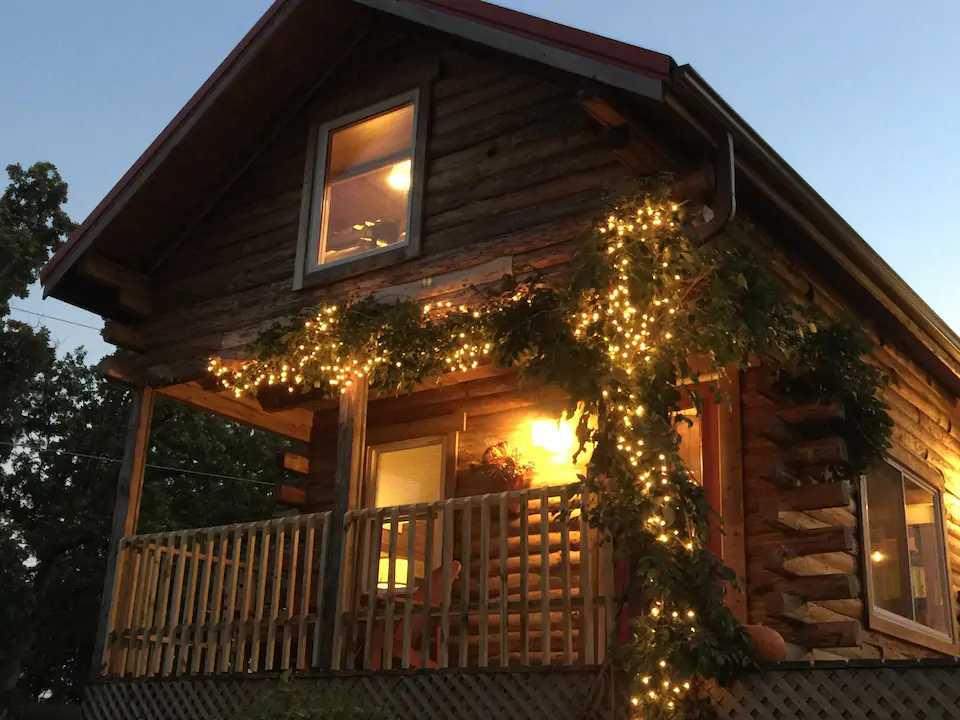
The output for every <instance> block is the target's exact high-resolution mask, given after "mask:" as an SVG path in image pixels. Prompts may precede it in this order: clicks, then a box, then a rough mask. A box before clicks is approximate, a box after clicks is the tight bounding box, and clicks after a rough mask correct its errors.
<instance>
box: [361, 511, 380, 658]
mask: <svg viewBox="0 0 960 720" xmlns="http://www.w3.org/2000/svg"><path fill="white" fill-rule="evenodd" d="M383 512H384V511H383V509H378V510H377V512H376V514H375V515H374V516H373V518H372V519H371V521H370V544H369V546H368V550H369V552H368V553H367V566H366V568H365V571H366V573H367V587H366V595H367V624H366V627H365V628H364V634H363V666H364V667H365V668H368V667H371V666H372V662H373V640H374V636H375V633H376V629H375V628H374V620H375V618H376V611H377V574H378V572H379V570H380V538H381V537H382V533H383Z"/></svg>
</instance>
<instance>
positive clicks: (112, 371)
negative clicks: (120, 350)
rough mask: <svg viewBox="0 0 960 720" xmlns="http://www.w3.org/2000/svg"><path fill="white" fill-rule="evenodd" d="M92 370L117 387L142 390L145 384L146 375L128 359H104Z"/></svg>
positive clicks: (111, 357)
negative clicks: (117, 385) (122, 386)
mask: <svg viewBox="0 0 960 720" xmlns="http://www.w3.org/2000/svg"><path fill="white" fill-rule="evenodd" d="M94 370H95V371H96V373H97V375H99V376H100V377H102V378H103V379H104V380H106V381H108V382H113V383H117V384H119V385H126V386H128V387H132V388H142V387H143V386H144V385H145V384H146V380H145V378H146V374H145V373H144V372H143V370H141V369H140V368H139V367H138V366H137V365H136V364H135V363H134V362H132V361H131V360H130V359H129V358H118V357H113V356H110V357H105V358H104V359H103V360H101V361H100V362H98V363H97V364H96V366H95V367H94Z"/></svg>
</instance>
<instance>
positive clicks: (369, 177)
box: [317, 104, 414, 264]
mask: <svg viewBox="0 0 960 720" xmlns="http://www.w3.org/2000/svg"><path fill="white" fill-rule="evenodd" d="M413 116H414V106H413V105H412V104H410V105H405V106H404V107H401V108H398V109H396V110H391V111H390V112H387V113H384V114H382V115H378V116H376V117H373V118H370V119H369V120H364V121H362V122H359V123H356V124H354V125H351V126H349V127H346V128H343V129H342V130H337V131H336V132H333V133H331V135H330V140H329V147H328V152H327V175H326V187H325V188H324V196H323V223H322V226H321V230H320V257H318V258H317V262H318V263H319V264H324V263H332V262H337V261H340V260H345V259H347V258H350V257H355V256H358V255H364V254H366V253H369V252H375V251H377V250H382V249H384V248H389V247H393V246H397V245H402V244H404V243H406V241H407V214H408V213H407V210H408V205H409V197H410V182H411V173H412V167H413V165H412V158H413Z"/></svg>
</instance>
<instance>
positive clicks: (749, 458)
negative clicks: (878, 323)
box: [741, 244, 960, 659]
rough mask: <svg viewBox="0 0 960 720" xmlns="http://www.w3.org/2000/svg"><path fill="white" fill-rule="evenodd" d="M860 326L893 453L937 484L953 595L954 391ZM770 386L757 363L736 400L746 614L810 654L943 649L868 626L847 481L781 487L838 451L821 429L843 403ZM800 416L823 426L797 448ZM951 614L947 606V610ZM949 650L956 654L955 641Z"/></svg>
mask: <svg viewBox="0 0 960 720" xmlns="http://www.w3.org/2000/svg"><path fill="white" fill-rule="evenodd" d="M766 250H768V251H770V252H772V253H774V255H773V257H774V261H773V265H774V269H775V270H776V272H777V274H778V276H779V277H780V278H781V279H782V280H783V282H784V283H785V284H786V285H787V287H789V288H790V289H791V290H792V291H793V292H794V293H795V294H796V296H797V297H798V298H801V297H805V298H812V299H813V300H814V301H815V302H816V303H817V304H818V305H819V306H820V307H821V308H822V309H823V310H825V311H826V312H827V313H828V314H829V315H830V316H832V317H838V316H839V315H840V313H841V312H843V311H844V305H843V301H842V300H841V299H840V297H839V293H837V292H836V290H835V289H833V288H828V287H826V286H824V284H823V283H822V282H820V281H819V280H818V279H817V274H816V273H815V272H813V271H812V270H811V269H810V268H809V267H807V266H805V265H804V263H803V262H802V261H799V260H797V259H794V258H791V257H789V256H788V255H787V254H786V253H785V252H784V251H782V250H777V249H776V248H774V246H773V245H772V244H768V245H767V247H766ZM865 327H866V329H867V330H868V332H870V333H871V334H872V336H873V340H874V342H875V351H874V353H873V356H872V357H871V358H870V360H871V362H873V363H875V364H876V365H877V366H879V367H880V368H882V369H883V370H884V371H885V372H886V373H887V374H888V376H889V378H890V380H891V382H890V385H889V387H888V388H887V389H886V390H885V392H884V400H885V401H886V402H887V404H888V405H889V407H890V415H891V417H892V419H893V420H894V423H895V427H894V430H893V437H892V447H891V448H890V453H889V454H890V457H891V458H893V459H894V460H896V461H897V462H899V463H900V464H901V465H903V466H904V467H906V468H907V469H909V470H910V471H911V472H913V473H915V474H916V475H917V476H919V477H920V478H922V479H924V480H926V481H927V482H928V483H930V484H932V485H933V486H935V487H937V488H941V489H942V490H943V491H944V505H945V510H946V516H947V523H946V525H947V527H946V529H947V560H948V565H949V571H950V573H949V574H950V595H951V598H956V597H957V593H958V591H960V524H958V523H960V500H958V494H960V429H958V428H957V427H956V422H955V410H954V408H955V403H956V398H954V397H953V396H952V395H951V393H950V392H949V391H948V390H947V389H946V388H944V387H943V386H942V385H941V384H940V383H939V382H937V381H936V380H935V379H934V378H932V377H930V375H929V374H927V373H926V372H924V371H923V370H922V369H921V368H920V367H919V366H918V365H917V364H916V363H915V362H914V361H912V360H911V359H910V357H909V354H908V352H907V349H906V348H902V347H896V346H894V345H893V344H891V343H889V342H886V341H885V339H884V338H883V337H881V336H879V335H877V334H876V332H874V331H873V329H872V328H871V327H870V324H869V322H867V323H865ZM768 391H769V377H768V373H767V371H766V370H765V369H764V368H754V369H751V370H750V371H748V372H747V373H746V374H745V376H744V378H743V383H742V391H741V407H742V413H743V444H744V496H745V506H746V510H747V514H746V521H745V528H744V530H745V535H746V543H747V564H748V570H747V588H748V612H749V619H750V622H752V623H764V624H769V625H772V626H774V627H776V628H777V629H778V630H780V631H781V632H783V634H784V635H785V637H786V638H787V640H788V641H791V642H795V643H796V644H797V645H798V646H800V647H802V648H803V649H804V650H811V651H812V652H811V653H810V654H809V655H807V657H810V658H813V659H841V658H844V659H846V658H858V659H910V658H922V657H931V656H938V655H942V654H943V653H942V652H941V651H938V650H934V649H931V648H929V647H926V646H924V645H921V644H916V643H913V642H907V641H906V640H903V639H899V638H896V637H891V636H890V635H887V634H884V633H881V632H877V631H875V630H872V629H871V628H870V627H869V622H868V619H867V614H866V603H867V596H866V588H865V585H866V583H865V579H864V575H863V567H862V552H861V547H860V546H861V542H862V537H861V529H860V524H859V516H860V510H861V508H860V506H859V498H858V488H857V486H856V483H853V484H852V485H851V486H850V487H848V488H840V487H839V486H838V485H837V484H828V485H818V486H816V488H817V490H816V491H815V494H811V492H813V491H812V489H811V490H810V491H808V492H807V496H806V499H805V500H797V499H796V498H793V499H791V498H792V496H791V492H793V491H788V490H786V489H785V488H788V487H790V486H791V485H792V484H793V483H794V482H796V481H797V480H798V479H802V477H803V475H804V472H806V473H807V474H808V476H809V475H812V474H815V471H816V470H817V469H818V467H820V468H822V466H823V465H824V464H825V463H828V462H830V461H835V460H840V459H842V457H843V455H844V453H845V448H844V446H843V438H842V433H841V432H833V431H831V430H830V429H829V428H830V427H831V426H832V427H842V423H837V422H836V413H837V412H839V413H842V410H843V409H842V408H833V409H827V410H825V409H823V408H819V409H816V408H813V409H811V408H807V409H804V408H791V407H789V406H785V405H784V404H783V403H782V402H780V401H778V399H777V398H776V397H775V395H773V394H771V393H769V392H768ZM831 418H833V419H831ZM805 420H806V421H816V422H819V423H820V424H821V431H820V432H817V433H814V435H813V436H814V437H818V438H821V440H820V441H819V445H817V444H816V443H814V444H812V445H811V444H810V443H808V445H809V446H810V447H808V448H807V452H806V454H804V448H802V447H801V448H798V447H797V446H796V444H795V441H794V440H792V439H791V437H790V431H791V430H792V429H796V428H797V427H800V426H798V423H800V424H802V423H803V422H804V421H805ZM808 427H809V425H808ZM784 433H786V437H784ZM806 435H807V436H808V437H809V436H810V434H809V432H808V433H806ZM810 453H814V455H813V456H811V455H810ZM817 453H819V454H817ZM804 460H806V462H804ZM818 463H819V466H818ZM791 502H792V503H793V504H791ZM796 503H800V504H799V505H797V504H796ZM797 507H799V508H800V510H799V511H798V510H796V509H795V508H797ZM951 614H953V615H955V614H956V607H954V609H953V611H952V613H951ZM950 654H952V655H958V654H960V653H958V651H957V650H956V649H954V650H953V651H952V652H951V653H950Z"/></svg>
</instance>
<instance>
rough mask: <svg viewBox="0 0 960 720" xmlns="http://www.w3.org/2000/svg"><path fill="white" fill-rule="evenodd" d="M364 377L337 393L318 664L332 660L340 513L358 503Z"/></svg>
mask: <svg viewBox="0 0 960 720" xmlns="http://www.w3.org/2000/svg"><path fill="white" fill-rule="evenodd" d="M368 395H369V387H368V385H367V380H366V378H359V379H355V380H354V381H353V382H352V383H351V385H350V386H349V387H348V388H347V391H346V392H345V393H344V394H342V395H341V396H340V418H339V424H338V428H337V469H336V474H335V475H334V486H333V507H332V513H331V525H330V535H329V537H328V539H327V542H328V543H329V545H328V548H327V566H326V567H325V568H324V587H323V607H324V608H327V611H326V612H325V613H324V615H325V616H324V617H321V618H320V622H321V623H323V625H324V632H323V635H322V637H323V640H322V646H321V652H320V665H321V667H325V668H329V667H332V664H333V652H334V647H335V646H336V638H334V629H335V627H336V620H337V613H338V612H339V600H340V588H341V583H342V580H343V567H342V566H341V564H342V562H343V558H344V550H345V548H344V542H345V534H346V533H345V529H344V516H345V515H346V514H347V512H348V511H349V510H354V509H356V508H358V507H360V506H361V498H360V493H361V488H362V486H363V466H364V451H365V448H366V435H367V398H368Z"/></svg>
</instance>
